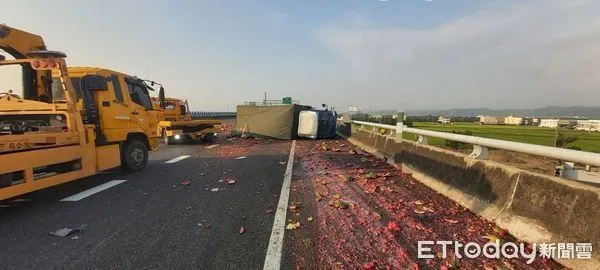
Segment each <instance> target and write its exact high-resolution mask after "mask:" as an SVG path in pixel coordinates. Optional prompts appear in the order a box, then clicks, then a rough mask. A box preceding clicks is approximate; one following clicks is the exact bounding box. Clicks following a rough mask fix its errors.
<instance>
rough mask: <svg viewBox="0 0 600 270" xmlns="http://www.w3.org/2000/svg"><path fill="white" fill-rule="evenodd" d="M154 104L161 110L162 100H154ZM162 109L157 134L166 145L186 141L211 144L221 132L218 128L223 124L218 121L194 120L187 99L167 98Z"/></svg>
mask: <svg viewBox="0 0 600 270" xmlns="http://www.w3.org/2000/svg"><path fill="white" fill-rule="evenodd" d="M153 102H154V107H155V108H159V106H160V99H159V98H153ZM162 108H163V110H162V117H161V121H160V122H159V123H158V131H157V132H158V134H160V135H161V136H162V138H163V141H164V143H165V144H171V143H174V142H182V141H186V140H192V141H203V142H211V141H213V140H214V138H215V137H216V136H217V133H218V132H219V129H218V128H216V126H217V125H221V124H223V121H220V120H216V119H192V115H191V114H190V110H189V106H188V102H187V100H185V99H178V98H165V99H164V104H163V106H162Z"/></svg>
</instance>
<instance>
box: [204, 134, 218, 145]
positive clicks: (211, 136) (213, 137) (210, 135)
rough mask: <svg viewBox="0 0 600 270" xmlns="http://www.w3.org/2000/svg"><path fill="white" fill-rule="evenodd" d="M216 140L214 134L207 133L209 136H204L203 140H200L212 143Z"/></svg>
mask: <svg viewBox="0 0 600 270" xmlns="http://www.w3.org/2000/svg"><path fill="white" fill-rule="evenodd" d="M216 138H217V137H216V136H215V134H214V133H209V134H206V135H204V138H202V142H205V143H212V142H214V141H215V139H216Z"/></svg>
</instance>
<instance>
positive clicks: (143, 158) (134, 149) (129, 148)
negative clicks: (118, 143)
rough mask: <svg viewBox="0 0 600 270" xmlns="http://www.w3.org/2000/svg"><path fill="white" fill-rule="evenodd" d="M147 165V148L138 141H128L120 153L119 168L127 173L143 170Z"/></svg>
mask: <svg viewBox="0 0 600 270" xmlns="http://www.w3.org/2000/svg"><path fill="white" fill-rule="evenodd" d="M146 164H148V147H147V146H146V144H145V143H144V142H142V141H140V140H135V139H133V140H128V141H126V142H125V143H124V144H123V147H122V152H121V168H122V169H123V170H125V171H128V172H135V171H139V170H141V169H143V168H144V167H146Z"/></svg>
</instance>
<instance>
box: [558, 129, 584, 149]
mask: <svg viewBox="0 0 600 270" xmlns="http://www.w3.org/2000/svg"><path fill="white" fill-rule="evenodd" d="M578 139H579V137H577V136H567V135H565V134H564V133H562V132H560V133H558V136H557V137H556V147H560V148H568V149H573V148H572V147H577V146H569V144H571V143H574V142H575V141H577V140H578Z"/></svg>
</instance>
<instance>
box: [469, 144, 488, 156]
mask: <svg viewBox="0 0 600 270" xmlns="http://www.w3.org/2000/svg"><path fill="white" fill-rule="evenodd" d="M469 157H471V158H474V159H488V148H487V147H485V146H480V145H473V152H471V154H470V155H469Z"/></svg>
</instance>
